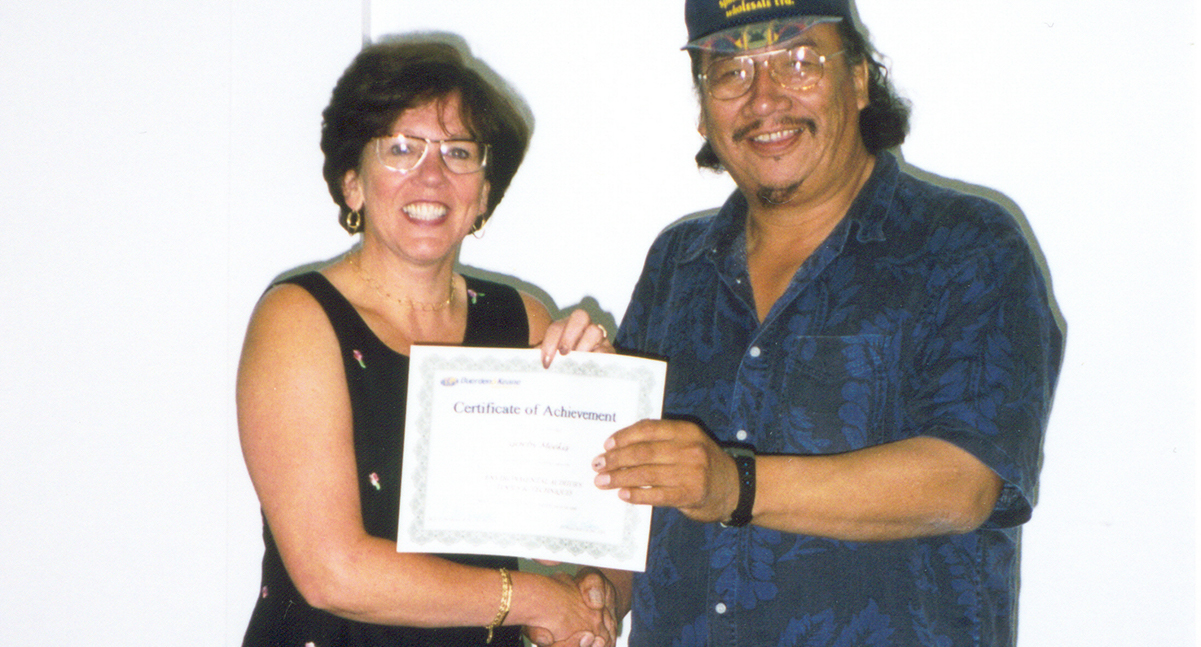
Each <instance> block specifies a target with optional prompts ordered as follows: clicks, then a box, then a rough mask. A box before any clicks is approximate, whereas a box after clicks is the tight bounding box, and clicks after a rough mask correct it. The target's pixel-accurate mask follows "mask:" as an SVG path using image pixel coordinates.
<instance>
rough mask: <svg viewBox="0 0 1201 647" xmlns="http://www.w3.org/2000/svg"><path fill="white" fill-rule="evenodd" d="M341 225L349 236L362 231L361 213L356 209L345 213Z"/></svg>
mask: <svg viewBox="0 0 1201 647" xmlns="http://www.w3.org/2000/svg"><path fill="white" fill-rule="evenodd" d="M342 226H343V227H344V228H345V229H346V231H347V232H349V233H350V235H351V236H353V235H355V234H357V233H359V232H361V231H363V214H361V213H359V211H358V210H357V209H356V210H354V211H351V212H349V213H347V214H346V216H345V219H344V221H343V223H342Z"/></svg>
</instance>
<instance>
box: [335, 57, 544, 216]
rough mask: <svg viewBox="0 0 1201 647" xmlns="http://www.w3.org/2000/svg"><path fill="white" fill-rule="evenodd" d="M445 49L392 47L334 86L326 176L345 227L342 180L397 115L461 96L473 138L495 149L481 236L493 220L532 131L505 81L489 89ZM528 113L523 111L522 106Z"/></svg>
mask: <svg viewBox="0 0 1201 647" xmlns="http://www.w3.org/2000/svg"><path fill="white" fill-rule="evenodd" d="M475 65H482V64H479V63H478V61H474V60H472V61H470V62H468V61H467V60H466V59H465V57H464V55H463V54H462V53H461V52H460V51H459V48H457V47H455V46H454V45H452V44H450V43H448V42H440V41H437V40H421V39H400V40H390V41H385V42H381V43H377V44H374V45H370V46H368V47H366V48H364V49H363V51H361V52H359V54H358V55H357V56H356V57H355V59H354V61H352V62H351V64H350V67H348V68H346V71H345V72H343V73H342V77H341V78H340V79H338V83H337V85H335V86H334V90H333V94H332V96H331V97H330V100H329V105H328V106H326V108H325V110H324V111H323V112H322V113H321V117H322V122H321V152H322V153H324V154H325V164H324V167H323V169H322V174H323V175H324V176H325V183H326V184H327V185H328V186H329V194H330V196H331V197H333V199H334V202H336V203H337V204H338V207H339V208H340V209H341V214H340V215H339V218H338V222H339V223H340V224H341V225H342V226H343V227H344V228H346V230H347V231H351V229H350V227H349V226H348V225H347V220H346V218H347V215H348V214H349V213H350V211H351V210H350V208H349V207H348V206H347V205H346V197H345V196H344V195H343V194H342V178H343V177H345V175H346V172H347V171H350V170H352V169H357V168H358V167H359V162H360V159H361V158H362V154H363V149H364V148H365V147H366V146H367V145H368V144H369V143H370V142H371V140H372V139H375V138H376V137H382V136H386V135H389V134H390V129H391V128H392V124H394V123H395V122H396V119H397V118H399V117H400V115H401V114H402V113H403V112H405V111H406V110H409V109H411V108H417V107H420V106H422V105H425V104H426V103H429V102H431V101H444V100H445V99H446V98H447V97H448V96H450V95H451V94H453V93H455V92H457V93H458V94H459V96H460V98H461V101H460V105H461V115H460V116H461V118H462V120H463V125H464V126H466V127H467V129H468V131H469V132H470V134H471V136H472V138H474V139H476V140H478V141H481V142H485V143H487V144H489V145H490V146H491V152H490V156H489V158H488V165H487V166H486V167H485V168H484V178H485V179H486V180H487V181H488V183H489V185H490V187H491V188H490V191H489V194H488V208H487V210H486V211H485V212H484V213H482V214H480V215H479V216H478V217H477V218H476V222H475V229H479V228H480V227H482V226H483V225H484V222H486V221H487V220H488V218H489V217H490V216H491V215H492V212H493V211H494V210H495V209H496V205H497V204H499V203H500V200H501V198H503V197H504V195H505V191H506V190H507V189H508V188H509V183H510V182H511V181H512V180H513V176H514V175H515V174H516V173H517V168H518V167H519V166H520V165H521V161H522V159H523V158H524V157H525V152H526V149H527V148H528V146H529V141H530V134H531V131H532V126H531V124H530V123H529V121H527V120H526V118H525V117H524V116H523V113H522V111H521V110H520V109H519V108H518V102H520V101H521V100H520V98H518V97H517V96H516V94H515V93H514V92H513V91H512V90H511V89H510V88H508V87H507V86H503V81H500V80H499V79H496V80H494V81H491V82H490V81H488V80H486V79H485V78H484V76H483V75H482V74H481V73H480V72H479V71H477V70H476V69H475V67H474V66H475ZM521 105H522V107H524V104H521Z"/></svg>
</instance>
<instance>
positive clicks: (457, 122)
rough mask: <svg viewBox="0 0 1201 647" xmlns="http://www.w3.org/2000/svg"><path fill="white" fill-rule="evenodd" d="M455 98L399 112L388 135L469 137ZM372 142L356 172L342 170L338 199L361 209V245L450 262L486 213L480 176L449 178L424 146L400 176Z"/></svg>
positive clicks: (434, 151)
mask: <svg viewBox="0 0 1201 647" xmlns="http://www.w3.org/2000/svg"><path fill="white" fill-rule="evenodd" d="M459 106H460V97H459V94H458V93H457V92H455V93H452V94H450V95H447V96H446V97H444V98H442V99H439V100H435V101H431V102H429V103H426V104H423V105H420V106H417V107H416V108H411V109H409V110H406V111H405V112H403V113H401V115H400V117H398V118H397V119H396V122H395V123H393V124H392V129H391V130H390V131H389V132H390V133H391V134H392V135H394V136H395V135H402V134H403V135H409V136H412V137H421V138H424V139H429V140H447V139H471V138H472V137H471V134H470V132H469V131H468V130H467V127H466V126H464V125H463V122H462V119H461V118H460V110H459ZM376 141H377V140H372V141H371V142H368V144H367V146H366V147H365V148H364V149H363V152H362V155H361V156H360V159H359V168H358V169H353V170H350V171H347V172H346V175H345V177H344V178H343V181H342V190H343V195H344V196H345V198H346V204H347V206H349V207H350V208H351V209H354V210H358V209H362V212H363V215H364V220H365V229H364V233H363V237H364V241H363V242H364V247H366V246H368V245H383V246H384V247H386V248H388V249H390V250H391V251H392V252H393V253H395V254H397V255H398V256H400V257H401V258H404V259H407V260H409V261H411V262H415V263H418V264H429V263H437V262H440V261H445V260H446V259H448V258H449V259H452V260H453V258H454V255H455V253H456V252H457V250H458V247H459V244H460V243H461V242H462V240H463V238H464V237H465V236H466V235H467V234H469V233H470V232H471V228H472V225H473V224H474V223H475V220H476V217H477V216H479V215H480V214H481V213H483V212H484V210H485V209H487V206H488V190H489V185H488V182H487V180H485V179H484V172H483V171H482V170H481V171H479V172H477V173H467V174H456V173H452V172H451V171H450V169H448V168H447V167H446V164H445V162H443V161H442V155H441V154H440V152H439V146H438V145H437V144H431V145H430V146H429V147H428V148H429V150H428V151H427V152H426V154H425V157H424V158H423V159H422V160H421V162H420V163H419V164H418V165H417V166H416V167H414V168H412V169H411V170H409V171H408V172H405V173H401V172H399V171H394V170H392V169H390V168H388V167H386V166H384V164H383V162H381V161H380V158H379V156H378V155H377V154H376V145H377V144H376Z"/></svg>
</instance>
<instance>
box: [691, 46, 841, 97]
mask: <svg viewBox="0 0 1201 647" xmlns="http://www.w3.org/2000/svg"><path fill="white" fill-rule="evenodd" d="M844 51H846V50H841V51H838V52H835V53H833V54H831V55H829V56H822V55H821V54H818V53H817V52H815V51H813V48H811V47H809V46H808V45H801V46H799V47H793V48H791V49H781V50H777V51H774V52H768V53H767V54H753V55H750V54H748V55H744V56H730V57H726V58H719V59H717V60H716V61H713V62H712V63H710V64H709V67H708V69H706V70H705V73H704V74H702V75H701V81H702V82H703V83H704V84H705V89H706V90H708V92H709V96H711V97H713V98H714V99H737V98H738V97H741V96H742V95H744V94H746V93H747V92H749V91H750V89H751V85H752V84H754V82H755V69H756V68H757V67H759V65H758V62H757V61H756V59H760V58H764V57H766V61H765V62H766V63H767V71H768V73H769V74H771V78H773V79H775V81H776V83H779V84H780V85H782V86H784V87H786V88H788V89H790V90H808V89H809V88H812V87H813V86H815V85H817V83H818V81H821V80H822V73H823V72H825V69H826V61H828V60H830V59H831V58H834V57H835V56H838V55H839V54H841V53H843V52H844Z"/></svg>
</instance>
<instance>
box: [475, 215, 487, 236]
mask: <svg viewBox="0 0 1201 647" xmlns="http://www.w3.org/2000/svg"><path fill="white" fill-rule="evenodd" d="M490 220H492V219H491V218H488V217H487V216H480V219H479V220H477V221H476V223H475V226H474V227H472V228H471V235H472V236H475V237H476V238H483V237H484V230H486V229H488V221H490Z"/></svg>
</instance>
